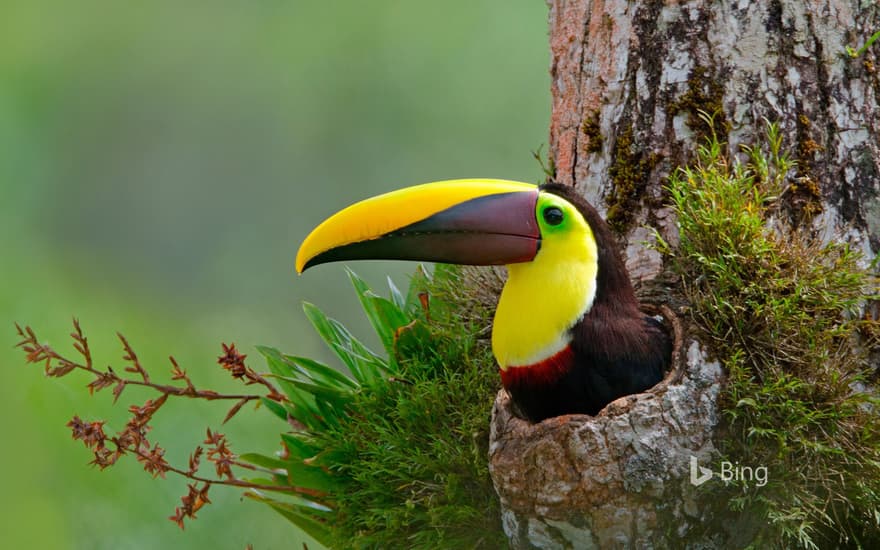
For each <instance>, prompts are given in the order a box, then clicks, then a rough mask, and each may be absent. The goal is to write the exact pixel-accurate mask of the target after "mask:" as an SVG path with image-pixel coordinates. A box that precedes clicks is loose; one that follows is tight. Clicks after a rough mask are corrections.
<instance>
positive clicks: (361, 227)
mask: <svg viewBox="0 0 880 550" xmlns="http://www.w3.org/2000/svg"><path fill="white" fill-rule="evenodd" d="M610 240H612V237H611V235H610V233H609V231H608V228H607V226H606V224H605V222H604V221H603V220H602V219H601V218H600V217H599V215H598V214H597V213H596V211H595V209H593V208H592V206H590V205H589V204H587V203H586V202H585V201H583V199H581V198H580V197H578V196H577V194H576V193H575V192H574V191H573V190H572V189H571V188H569V187H565V186H562V185H556V184H550V185H545V186H540V187H539V186H536V185H532V184H526V183H518V182H511V181H503V180H481V179H469V180H452V181H445V182H436V183H428V184H424V185H417V186H414V187H408V188H405V189H401V190H398V191H393V192H390V193H386V194H384V195H379V196H377V197H373V198H370V199H366V200H364V201H361V202H358V203H356V204H354V205H352V206H349V207H348V208H345V209H344V210H341V211H340V212H338V213H336V214H334V215H333V216H331V217H330V218H328V219H327V220H325V221H324V222H323V223H321V224H320V225H319V226H318V227H317V228H315V229H314V231H312V232H311V234H309V236H308V237H306V239H305V241H304V242H303V244H302V246H301V247H300V249H299V252H298V254H297V259H296V269H297V271H298V272H300V273H302V272H303V271H304V270H306V269H308V268H311V267H313V266H315V265H318V264H322V263H327V262H336V261H345V260H363V259H386V260H387V259H392V260H419V261H432V262H443V263H453V264H467V265H507V266H508V271H509V279H508V282H507V284H506V285H505V287H504V291H503V293H502V296H501V300H500V302H499V305H498V310H497V311H496V316H495V326H494V330H493V349H494V350H495V354H496V357H497V358H498V362H499V364H500V365H501V367H502V368H506V367H507V366H516V365H521V364H527V363H528V362H531V361H535V360H541V359H542V358H543V357H544V356H545V355H547V354H551V353H553V352H554V350H557V351H558V349H557V348H559V347H560V346H564V345H566V344H567V340H566V337H567V336H566V334H567V331H568V329H570V328H571V327H572V326H573V325H574V324H575V323H576V322H577V321H578V320H579V319H580V318H581V317H583V315H584V314H585V313H586V312H587V311H588V310H589V309H590V307H591V306H592V304H593V302H594V299H598V295H599V293H601V292H602V291H603V287H606V289H605V290H612V289H610V288H608V287H609V281H610V282H611V283H612V285H610V286H619V285H623V287H624V288H623V289H622V292H623V295H624V296H629V295H631V294H632V291H631V286H630V284H629V279H628V277H627V276H626V272H625V270H624V269H623V266H622V262H621V261H620V258H619V254H618V253H617V251H616V247H615V246H613V245H612V244H611V242H610ZM611 294H612V295H613V294H614V292H612V293H611ZM632 300H633V301H634V298H632Z"/></svg>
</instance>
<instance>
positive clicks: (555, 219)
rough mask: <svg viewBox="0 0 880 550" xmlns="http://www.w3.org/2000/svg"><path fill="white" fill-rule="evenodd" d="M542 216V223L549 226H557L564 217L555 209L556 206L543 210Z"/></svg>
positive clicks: (560, 210)
mask: <svg viewBox="0 0 880 550" xmlns="http://www.w3.org/2000/svg"><path fill="white" fill-rule="evenodd" d="M542 214H543V215H544V221H545V222H547V223H548V224H550V225H559V224H561V223H562V220H563V219H564V218H565V215H564V214H563V213H562V209H561V208H557V207H556V206H550V207H548V208H545V209H544V211H543V212H542Z"/></svg>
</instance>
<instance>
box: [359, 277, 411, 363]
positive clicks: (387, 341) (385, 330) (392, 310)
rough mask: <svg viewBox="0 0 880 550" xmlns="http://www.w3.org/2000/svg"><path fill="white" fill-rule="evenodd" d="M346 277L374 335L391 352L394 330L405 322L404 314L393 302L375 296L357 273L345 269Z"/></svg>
mask: <svg viewBox="0 0 880 550" xmlns="http://www.w3.org/2000/svg"><path fill="white" fill-rule="evenodd" d="M347 272H348V278H349V279H350V280H351V284H352V285H353V286H354V289H355V292H357V295H358V300H360V302H361V307H362V308H363V309H364V313H366V314H367V319H369V321H370V324H371V325H372V326H373V330H374V331H375V332H376V335H377V336H378V337H379V339H380V340H381V341H382V345H383V346H384V347H385V351H386V352H388V353H389V354H390V353H391V351H392V349H393V345H394V331H395V330H396V329H397V328H398V327H400V326H402V325H404V324H406V323H407V318H406V315H405V314H404V313H403V311H402V310H401V309H400V308H399V307H397V306H396V305H395V304H394V303H393V302H391V301H389V300H386V299H384V298H381V297H379V296H377V295H376V294H375V293H373V291H372V290H370V287H369V286H367V283H366V282H364V280H363V279H361V278H360V277H358V276H357V274H356V273H355V272H354V271H352V270H350V269H347Z"/></svg>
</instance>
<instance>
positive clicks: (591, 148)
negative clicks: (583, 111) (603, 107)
mask: <svg viewBox="0 0 880 550" xmlns="http://www.w3.org/2000/svg"><path fill="white" fill-rule="evenodd" d="M581 130H582V131H583V132H584V135H585V136H587V137H588V138H589V141H588V142H587V152H588V153H600V152H602V145H603V144H604V143H605V138H603V137H602V130H601V128H600V127H599V110H598V109H596V110H595V111H593V112H592V113H590V116H588V117H587V118H586V119H585V120H584V123H583V124H582V125H581Z"/></svg>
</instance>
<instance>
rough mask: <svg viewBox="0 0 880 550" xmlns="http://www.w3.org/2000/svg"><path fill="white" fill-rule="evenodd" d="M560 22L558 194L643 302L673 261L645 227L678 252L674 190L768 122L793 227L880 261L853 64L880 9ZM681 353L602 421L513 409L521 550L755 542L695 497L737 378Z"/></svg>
mask: <svg viewBox="0 0 880 550" xmlns="http://www.w3.org/2000/svg"><path fill="white" fill-rule="evenodd" d="M549 6H550V18H549V22H550V47H551V82H552V84H551V85H552V93H553V111H552V118H551V123H550V143H551V154H552V156H553V160H554V163H555V168H556V180H557V181H559V182H561V183H565V184H568V185H573V186H575V187H576V188H577V189H579V190H580V191H581V192H582V193H583V195H584V196H585V197H586V198H587V200H588V201H590V202H591V203H592V204H593V205H595V206H596V207H597V209H598V210H599V211H600V212H602V213H603V214H604V215H605V216H606V218H607V219H608V221H609V223H610V224H611V225H612V227H613V228H614V229H615V230H616V231H617V232H618V235H619V237H620V239H621V246H622V247H623V248H624V249H625V255H626V260H627V266H628V268H629V270H630V275H631V277H632V278H633V280H634V282H635V283H636V285H637V288H638V287H639V286H640V284H641V286H642V287H643V290H645V289H646V288H651V293H652V295H654V296H656V295H657V292H656V287H657V284H656V281H657V280H658V279H655V277H656V276H657V275H658V274H660V273H661V272H662V271H663V265H662V258H661V257H660V255H659V253H657V252H654V251H651V250H648V249H646V248H645V247H644V246H643V245H642V242H643V241H645V240H649V238H648V237H649V229H647V227H655V228H657V229H658V230H660V232H661V233H662V234H663V235H664V237H665V238H666V239H667V240H668V241H669V242H671V243H675V242H676V229H675V220H674V219H673V218H672V216H671V213H670V212H669V210H668V209H667V208H666V207H665V202H666V201H665V198H664V191H663V185H664V183H665V178H666V177H667V176H668V175H669V174H670V172H671V171H672V170H674V169H675V168H676V167H678V166H683V165H686V164H688V163H689V162H691V161H692V159H693V158H694V155H695V151H696V150H697V147H698V146H699V145H701V144H702V142H703V140H704V139H705V137H706V136H707V135H709V134H710V133H713V132H714V133H715V134H716V135H718V136H719V138H720V139H721V140H722V141H725V142H727V143H728V147H729V152H730V154H731V155H736V154H738V152H739V150H740V149H739V145H740V144H754V143H755V142H757V141H759V138H760V136H761V135H762V134H763V132H764V131H765V128H766V126H765V122H764V119H768V120H771V121H775V122H777V123H778V124H779V125H780V127H781V129H782V131H783V134H784V136H785V138H786V139H785V145H786V146H787V148H789V149H790V150H791V151H793V156H794V157H795V159H796V160H797V163H798V167H797V169H796V170H795V173H793V174H792V175H791V179H790V181H789V182H788V187H787V188H786V190H785V192H784V193H783V196H782V197H781V200H783V201H785V203H784V204H785V207H786V212H787V214H788V215H789V216H790V217H791V220H792V221H794V222H795V224H797V225H799V226H800V227H801V228H807V229H810V230H813V231H815V232H816V233H817V234H819V235H821V236H822V237H823V238H824V239H825V240H847V241H849V242H851V243H852V244H854V245H855V246H857V247H859V248H860V249H862V250H863V251H864V252H865V257H866V258H871V257H873V256H874V255H875V253H876V251H877V250H880V177H878V176H880V154H878V148H880V141H878V137H880V110H878V109H877V100H878V96H880V78H878V73H877V71H878V70H880V67H876V68H875V59H876V57H875V52H876V51H877V50H876V49H875V48H873V47H872V48H869V49H868V51H866V52H865V53H864V54H862V55H861V56H859V57H857V58H853V57H851V56H850V55H848V54H847V52H846V47H847V46H852V47H854V48H856V49H858V48H859V47H860V46H862V45H863V44H864V43H865V42H866V40H867V39H868V38H869V37H870V36H871V34H872V33H873V32H875V31H877V30H880V8H878V6H877V5H876V2H873V1H859V0H824V1H820V0H806V1H803V0H768V1H762V2H753V1H749V0H721V1H719V0H693V1H684V0H681V1H676V0H665V1H663V0H550V1H549ZM700 112H706V113H709V114H711V115H712V119H711V120H709V121H707V120H705V119H704V118H703V117H701V116H700ZM652 280H653V282H651V281H652ZM642 283H643V284H642ZM661 286H662V285H661ZM661 294H662V292H661ZM678 349H679V350H680V352H681V357H680V358H679V363H678V365H679V371H678V372H677V373H673V374H672V375H671V377H670V378H667V380H666V381H664V383H661V385H659V386H658V387H656V388H654V389H652V390H651V391H649V392H647V393H644V394H639V395H637V396H628V397H625V398H621V399H619V400H617V401H615V402H614V403H612V404H610V405H609V406H608V407H606V408H605V409H604V410H603V411H602V412H601V413H600V414H599V415H597V416H596V417H589V416H575V415H572V416H566V417H560V418H556V419H549V420H546V421H544V422H542V423H540V424H536V425H530V424H528V423H527V422H524V421H522V420H520V419H518V418H517V417H516V416H514V415H513V413H512V411H511V409H510V406H509V400H508V398H507V396H506V394H505V393H504V392H503V391H502V392H501V393H499V395H498V398H497V400H496V403H495V408H494V411H493V419H492V432H491V441H490V469H491V473H492V476H493V481H494V482H495V486H496V489H497V491H498V494H499V496H500V498H501V503H502V509H503V511H504V512H503V521H504V528H505V532H506V533H507V535H508V537H509V538H510V541H511V544H512V546H513V547H515V548H684V547H689V548H716V547H718V548H721V547H731V546H732V547H736V546H741V545H744V544H747V543H748V540H749V538H748V537H749V526H748V525H736V524H735V522H731V521H730V520H728V519H727V517H725V519H724V520H723V521H712V519H713V518H712V517H711V514H712V513H713V512H712V509H713V505H716V504H718V503H712V502H705V501H702V500H701V498H702V499H705V498H707V497H706V496H705V495H706V493H701V492H700V491H699V490H696V489H698V488H695V487H694V486H693V485H692V484H691V483H690V460H691V457H695V458H696V459H697V460H698V461H705V460H708V458H709V457H710V456H711V455H712V454H713V453H714V447H713V444H712V438H713V435H714V434H715V429H716V427H717V421H718V408H717V396H718V393H719V391H720V388H721V383H722V372H721V369H720V367H719V365H718V364H717V363H715V362H712V361H709V360H708V359H707V357H706V355H705V353H704V352H703V351H702V349H701V346H700V344H699V343H698V342H697V341H696V340H695V339H693V338H692V337H689V336H688V335H687V334H686V333H685V334H683V335H681V337H680V338H679V347H678ZM727 515H728V516H729V512H727ZM715 519H716V520H717V519H719V518H715Z"/></svg>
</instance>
